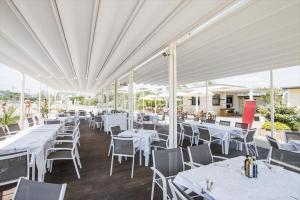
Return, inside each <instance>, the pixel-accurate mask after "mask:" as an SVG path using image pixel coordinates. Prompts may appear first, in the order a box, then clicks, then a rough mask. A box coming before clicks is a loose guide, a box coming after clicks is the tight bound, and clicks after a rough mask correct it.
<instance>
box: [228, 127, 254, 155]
mask: <svg viewBox="0 0 300 200" xmlns="http://www.w3.org/2000/svg"><path fill="white" fill-rule="evenodd" d="M255 133H256V128H253V129H248V130H247V132H246V133H242V134H240V135H239V136H236V137H234V138H231V141H234V142H236V143H237V144H238V143H241V144H244V145H245V148H246V152H247V155H249V153H250V152H249V148H248V146H249V147H251V146H250V145H253V146H254V150H255V155H256V156H257V157H258V156H259V154H258V150H257V146H256V143H255V139H254V136H255ZM250 150H251V149H250Z"/></svg>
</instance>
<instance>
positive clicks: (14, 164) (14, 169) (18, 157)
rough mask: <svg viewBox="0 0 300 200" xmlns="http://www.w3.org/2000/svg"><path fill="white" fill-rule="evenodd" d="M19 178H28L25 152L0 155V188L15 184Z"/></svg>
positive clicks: (27, 163)
mask: <svg viewBox="0 0 300 200" xmlns="http://www.w3.org/2000/svg"><path fill="white" fill-rule="evenodd" d="M20 177H27V178H29V154H28V152H27V151H19V152H14V153H8V154H2V155H0V186H1V185H7V184H11V183H15V182H17V181H18V180H19V178H20Z"/></svg>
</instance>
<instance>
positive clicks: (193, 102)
mask: <svg viewBox="0 0 300 200" xmlns="http://www.w3.org/2000/svg"><path fill="white" fill-rule="evenodd" d="M196 99H197V97H192V106H195V105H196ZM198 105H200V98H198Z"/></svg>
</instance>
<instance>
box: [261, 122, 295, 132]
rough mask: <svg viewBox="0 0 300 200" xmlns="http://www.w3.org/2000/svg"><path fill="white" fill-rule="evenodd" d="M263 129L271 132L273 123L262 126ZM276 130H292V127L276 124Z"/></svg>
mask: <svg viewBox="0 0 300 200" xmlns="http://www.w3.org/2000/svg"><path fill="white" fill-rule="evenodd" d="M262 128H263V129H266V130H271V122H265V123H264V124H263V126H262ZM274 128H275V129H276V130H278V131H280V130H290V127H289V126H287V125H286V124H284V123H281V122H275V123H274Z"/></svg>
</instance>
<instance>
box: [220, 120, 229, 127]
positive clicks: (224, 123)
mask: <svg viewBox="0 0 300 200" xmlns="http://www.w3.org/2000/svg"><path fill="white" fill-rule="evenodd" d="M230 124H231V122H230V121H225V120H220V122H219V125H222V126H230Z"/></svg>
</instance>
